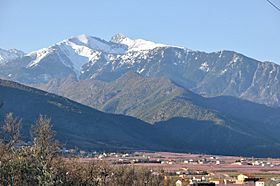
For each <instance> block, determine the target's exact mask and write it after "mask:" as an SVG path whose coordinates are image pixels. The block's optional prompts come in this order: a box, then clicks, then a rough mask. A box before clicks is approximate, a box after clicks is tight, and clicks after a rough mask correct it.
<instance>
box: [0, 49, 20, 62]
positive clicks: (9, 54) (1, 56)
mask: <svg viewBox="0 0 280 186" xmlns="http://www.w3.org/2000/svg"><path fill="white" fill-rule="evenodd" d="M23 55H24V52H22V51H20V50H17V49H9V50H4V49H0V64H1V63H6V62H8V61H10V60H14V59H16V58H19V57H22V56H23Z"/></svg>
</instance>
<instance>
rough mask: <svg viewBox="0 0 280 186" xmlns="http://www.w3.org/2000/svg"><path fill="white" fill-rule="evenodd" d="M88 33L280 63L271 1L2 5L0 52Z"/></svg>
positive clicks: (92, 0)
mask: <svg viewBox="0 0 280 186" xmlns="http://www.w3.org/2000/svg"><path fill="white" fill-rule="evenodd" d="M271 1H272V2H274V3H275V4H276V5H278V6H280V0H271ZM84 33H85V34H88V35H93V36H97V37H101V38H103V39H106V40H109V39H110V38H111V36H112V35H114V34H116V33H123V34H124V35H127V36H128V37H130V38H134V39H135V38H143V39H147V40H152V41H155V42H159V43H165V44H171V45H177V46H184V47H186V48H190V49H194V50H202V51H207V52H212V51H218V50H222V49H226V50H235V51H237V52H240V53H243V54H245V55H247V56H250V57H253V58H256V59H258V60H261V61H264V60H267V61H274V62H276V63H279V64H280V51H279V49H280V12H278V11H277V10H276V9H274V8H273V7H272V6H270V5H269V4H268V3H267V2H266V0H172V1H171V0H138V1H137V0H117V1H116V0H100V1H97V0H45V1H38V0H0V48H4V49H9V48H17V49H21V50H23V51H25V52H30V51H33V50H37V49H40V48H43V47H47V46H49V45H52V44H54V43H56V42H58V41H60V40H63V39H65V38H68V37H70V36H75V35H79V34H84Z"/></svg>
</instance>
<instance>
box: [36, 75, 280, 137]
mask: <svg viewBox="0 0 280 186" xmlns="http://www.w3.org/2000/svg"><path fill="white" fill-rule="evenodd" d="M40 88H42V89H43V90H46V91H48V92H53V93H55V94H58V95H62V96H65V97H68V98H70V99H72V100H75V101H78V102H80V103H82V104H85V105H88V106H91V107H93V108H96V109H99V110H101V111H104V112H109V113H115V114H124V115H129V116H133V117H136V118H139V119H141V120H144V121H146V122H149V123H151V124H155V123H161V122H163V121H169V120H171V121H173V119H174V118H187V119H192V120H195V121H197V122H200V121H201V122H203V121H208V122H213V123H215V124H216V125H222V126H227V127H231V128H232V129H235V130H237V131H240V132H245V133H246V132H248V131H250V133H255V134H260V133H262V135H263V136H264V135H267V136H270V137H272V138H273V140H274V141H275V142H276V141H278V140H277V136H278V132H279V131H280V108H271V107H267V106H265V105H261V104H256V103H252V102H249V101H245V100H242V99H238V98H234V97H230V96H220V97H214V98H205V97H202V96H200V95H197V94H195V93H193V92H191V91H189V90H187V89H185V88H183V87H180V86H178V85H177V84H174V83H173V82H172V81H170V80H168V79H165V78H156V77H153V78H150V77H143V76H141V75H139V74H136V73H133V72H128V73H126V74H125V75H123V76H122V77H120V78H118V79H117V80H115V81H112V82H110V83H106V82H102V81H97V80H94V79H92V80H82V81H77V80H73V79H71V78H69V79H67V80H63V81H50V82H49V83H47V84H42V85H41V87H40ZM273 140H272V141H273Z"/></svg>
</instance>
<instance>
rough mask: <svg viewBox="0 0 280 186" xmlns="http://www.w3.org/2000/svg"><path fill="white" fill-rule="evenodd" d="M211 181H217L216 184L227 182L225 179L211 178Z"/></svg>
mask: <svg viewBox="0 0 280 186" xmlns="http://www.w3.org/2000/svg"><path fill="white" fill-rule="evenodd" d="M209 182H210V183H215V185H219V184H226V180H223V179H211V180H210V181H209Z"/></svg>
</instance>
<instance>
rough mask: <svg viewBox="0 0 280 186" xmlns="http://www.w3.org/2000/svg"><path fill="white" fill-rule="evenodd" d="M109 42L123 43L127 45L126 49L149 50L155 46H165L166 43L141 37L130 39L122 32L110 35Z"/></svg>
mask: <svg viewBox="0 0 280 186" xmlns="http://www.w3.org/2000/svg"><path fill="white" fill-rule="evenodd" d="M111 42H113V43H119V44H124V45H126V46H128V51H141V50H151V49H154V48H157V47H167V46H168V45H164V44H158V43H154V42H151V41H146V40H143V39H136V40H132V39H130V38H128V37H126V36H124V35H122V34H116V35H115V36H113V37H112V39H111Z"/></svg>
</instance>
